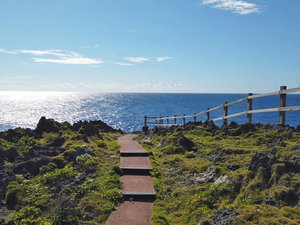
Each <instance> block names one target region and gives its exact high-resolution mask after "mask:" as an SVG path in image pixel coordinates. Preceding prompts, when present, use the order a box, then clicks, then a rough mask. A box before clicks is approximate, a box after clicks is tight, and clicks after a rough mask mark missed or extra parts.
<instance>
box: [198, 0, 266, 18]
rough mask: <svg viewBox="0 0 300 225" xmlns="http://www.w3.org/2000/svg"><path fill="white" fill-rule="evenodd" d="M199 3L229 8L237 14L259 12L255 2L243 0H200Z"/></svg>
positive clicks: (223, 8)
mask: <svg viewBox="0 0 300 225" xmlns="http://www.w3.org/2000/svg"><path fill="white" fill-rule="evenodd" d="M201 5H212V7H214V8H218V9H222V10H230V11H233V12H235V13H237V14H239V15H247V14H251V13H259V12H261V9H260V8H259V7H258V6H257V5H256V4H254V3H249V2H246V1H243V0H202V1H201Z"/></svg>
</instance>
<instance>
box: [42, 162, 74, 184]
mask: <svg viewBox="0 0 300 225" xmlns="http://www.w3.org/2000/svg"><path fill="white" fill-rule="evenodd" d="M76 175H77V172H76V171H75V170H74V168H73V167H72V166H71V165H67V166H65V167H64V168H62V169H55V170H54V171H53V172H48V173H45V174H44V175H42V176H41V177H40V181H41V182H42V183H44V184H52V185H53V184H56V183H58V182H59V181H60V180H62V179H70V178H72V177H75V176H76Z"/></svg>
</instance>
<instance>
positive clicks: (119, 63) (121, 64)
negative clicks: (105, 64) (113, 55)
mask: <svg viewBox="0 0 300 225" xmlns="http://www.w3.org/2000/svg"><path fill="white" fill-rule="evenodd" d="M114 64H116V65H118V66H133V64H131V63H123V62H114Z"/></svg>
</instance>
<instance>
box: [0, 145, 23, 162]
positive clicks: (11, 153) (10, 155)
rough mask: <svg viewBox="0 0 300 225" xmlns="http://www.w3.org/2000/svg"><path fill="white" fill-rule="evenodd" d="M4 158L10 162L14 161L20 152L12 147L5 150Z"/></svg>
mask: <svg viewBox="0 0 300 225" xmlns="http://www.w3.org/2000/svg"><path fill="white" fill-rule="evenodd" d="M3 153H4V158H5V159H6V160H7V161H9V162H14V161H15V160H16V158H17V157H18V156H19V153H18V151H17V150H16V149H14V148H10V149H8V150H7V151H4V152H3Z"/></svg>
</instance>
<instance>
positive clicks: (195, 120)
mask: <svg viewBox="0 0 300 225" xmlns="http://www.w3.org/2000/svg"><path fill="white" fill-rule="evenodd" d="M196 122H197V116H196V113H194V123H196Z"/></svg>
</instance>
